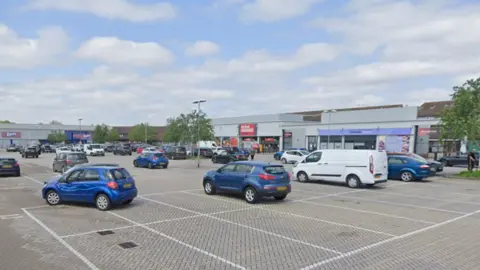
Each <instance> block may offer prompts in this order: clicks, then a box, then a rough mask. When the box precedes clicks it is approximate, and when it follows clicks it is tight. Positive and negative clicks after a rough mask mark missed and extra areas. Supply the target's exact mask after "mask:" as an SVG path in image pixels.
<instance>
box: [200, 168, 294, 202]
mask: <svg viewBox="0 0 480 270" xmlns="http://www.w3.org/2000/svg"><path fill="white" fill-rule="evenodd" d="M203 188H204V190H205V193H206V194H208V195H213V194H215V193H217V192H228V193H235V194H243V196H244V198H245V200H246V201H247V202H248V203H256V202H257V201H258V200H259V199H260V198H261V197H274V198H275V199H276V200H283V199H285V198H286V197H287V195H288V193H290V192H291V190H292V188H291V185H290V174H289V173H287V172H286V171H285V168H284V167H283V166H282V165H276V164H270V163H266V162H260V161H258V162H257V161H255V162H254V161H237V162H232V163H229V164H227V165H225V166H223V167H221V168H220V169H218V170H216V171H209V172H207V173H206V174H205V176H204V177H203Z"/></svg>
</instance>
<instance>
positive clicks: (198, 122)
mask: <svg viewBox="0 0 480 270" xmlns="http://www.w3.org/2000/svg"><path fill="white" fill-rule="evenodd" d="M205 102H207V101H206V100H205V99H199V100H195V101H194V102H193V104H197V105H198V110H197V168H200V110H201V109H200V104H202V103H205Z"/></svg>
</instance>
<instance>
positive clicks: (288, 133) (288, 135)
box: [283, 131, 292, 138]
mask: <svg viewBox="0 0 480 270" xmlns="http://www.w3.org/2000/svg"><path fill="white" fill-rule="evenodd" d="M283 137H284V138H291V137H292V132H286V131H285V132H284V133H283Z"/></svg>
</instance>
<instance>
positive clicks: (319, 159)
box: [293, 149, 388, 188]
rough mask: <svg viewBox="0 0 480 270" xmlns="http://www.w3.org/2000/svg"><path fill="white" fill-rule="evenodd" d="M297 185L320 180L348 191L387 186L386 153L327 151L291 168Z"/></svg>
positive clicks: (346, 150)
mask: <svg viewBox="0 0 480 270" xmlns="http://www.w3.org/2000/svg"><path fill="white" fill-rule="evenodd" d="M293 174H294V176H295V177H296V178H297V179H298V181H299V182H307V181H310V180H322V181H328V182H336V183H346V184H347V185H348V186H349V187H351V188H358V187H360V186H362V185H375V184H378V183H384V182H387V178H388V161H387V153H386V152H385V151H381V150H350V149H326V150H317V151H314V152H312V153H311V154H310V155H308V156H306V157H305V158H304V159H303V160H302V161H301V162H299V163H296V164H295V165H294V167H293Z"/></svg>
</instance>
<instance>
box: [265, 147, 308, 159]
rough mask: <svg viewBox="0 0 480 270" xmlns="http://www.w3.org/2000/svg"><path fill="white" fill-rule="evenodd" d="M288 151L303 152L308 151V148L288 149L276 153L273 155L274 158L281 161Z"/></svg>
mask: <svg viewBox="0 0 480 270" xmlns="http://www.w3.org/2000/svg"><path fill="white" fill-rule="evenodd" d="M288 150H302V151H307V149H306V148H286V149H284V150H283V151H278V152H275V153H274V154H273V158H274V159H275V160H280V159H281V158H282V156H283V153H285V151H288Z"/></svg>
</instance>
